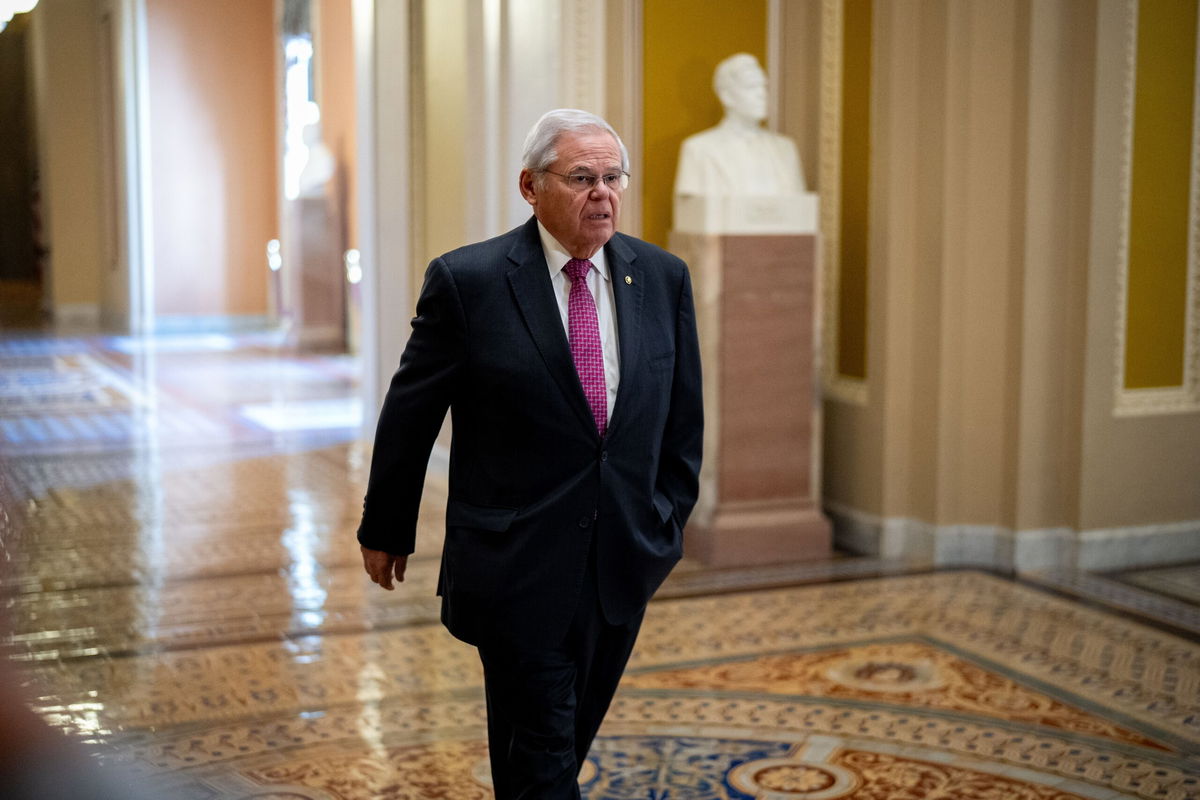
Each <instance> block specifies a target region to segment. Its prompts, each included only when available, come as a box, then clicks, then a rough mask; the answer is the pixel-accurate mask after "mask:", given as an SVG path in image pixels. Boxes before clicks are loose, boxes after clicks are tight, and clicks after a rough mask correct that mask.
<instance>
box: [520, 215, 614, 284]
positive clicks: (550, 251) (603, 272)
mask: <svg viewBox="0 0 1200 800" xmlns="http://www.w3.org/2000/svg"><path fill="white" fill-rule="evenodd" d="M537 225H538V235H539V236H540V237H541V239H542V252H544V253H545V254H546V266H547V268H548V269H549V270H550V277H551V278H553V277H554V276H555V275H557V274H558V273H559V272H561V271H562V268H563V267H565V266H566V265H567V262H568V261H570V260H571V254H570V253H568V252H567V249H566V248H565V247H563V246H562V244H561V243H560V242H559V241H558V239H555V238H554V236H553V235H551V233H550V231H548V230H546V226H545V225H543V224H542V221H541V220H540V219H539V220H538V224H537ZM588 261H591V262H592V266H594V267H595V268H596V272H598V273H600V277H601V278H603V279H604V280H608V259H607V258H606V257H605V255H604V248H603V247H601V248H600V249H599V250H597V251H596V252H595V253H593V254H592V257H591V258H589V259H588Z"/></svg>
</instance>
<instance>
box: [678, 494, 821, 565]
mask: <svg viewBox="0 0 1200 800" xmlns="http://www.w3.org/2000/svg"><path fill="white" fill-rule="evenodd" d="M832 543H833V533H832V529H831V527H830V524H829V520H827V519H826V518H825V516H824V515H823V514H822V513H821V510H820V509H818V508H814V507H813V506H812V505H809V504H806V503H801V502H792V503H778V502H770V503H728V504H723V505H722V506H720V507H718V508H717V509H716V511H714V512H713V515H712V519H711V521H710V522H709V523H708V524H706V525H699V524H689V525H688V526H687V529H686V530H685V531H684V534H683V552H684V555H686V556H688V557H689V558H695V559H697V560H699V561H701V562H703V563H704V564H705V565H707V566H710V567H747V566H756V565H760V564H777V563H780V562H787V561H815V560H819V559H826V558H830V557H831V556H832V555H833V544H832Z"/></svg>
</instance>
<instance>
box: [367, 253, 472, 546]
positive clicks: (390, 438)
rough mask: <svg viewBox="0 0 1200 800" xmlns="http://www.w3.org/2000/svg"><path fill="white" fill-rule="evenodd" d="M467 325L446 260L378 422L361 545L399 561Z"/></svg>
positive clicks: (431, 274) (434, 272)
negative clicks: (396, 557) (398, 556)
mask: <svg viewBox="0 0 1200 800" xmlns="http://www.w3.org/2000/svg"><path fill="white" fill-rule="evenodd" d="M466 342H467V336H466V318H465V316H464V314H463V308H462V303H461V300H460V298H459V294H458V289H457V287H456V286H455V284H454V279H453V277H452V276H451V274H450V270H449V269H448V268H447V267H446V264H445V262H443V261H442V260H441V259H440V258H439V259H436V260H435V261H433V263H431V264H430V265H429V269H428V270H426V272H425V285H424V287H423V288H422V289H421V296H420V298H419V299H418V300H417V314H416V316H415V317H414V318H413V321H412V334H411V335H410V336H409V339H408V344H407V345H405V348H404V354H403V355H402V356H401V358H400V366H399V368H398V369H397V370H396V373H395V374H394V375H393V376H392V382H391V385H390V386H389V388H388V391H387V395H386V396H385V398H384V401H383V408H382V410H381V411H380V414H379V424H378V426H377V427H376V429H375V447H374V452H373V454H372V456H371V473H370V477H369V479H368V481H367V495H366V498H365V499H364V501H363V515H362V522H361V524H360V525H359V528H358V541H359V544H361V545H363V546H364V547H367V548H370V549H372V550H384V551H386V552H388V553H392V554H394V555H408V554H409V553H411V552H412V551H413V549H414V548H415V543H416V529H417V511H418V509H419V508H420V505H421V490H422V489H423V488H424V485H425V470H426V467H427V465H428V463H429V453H430V451H431V450H432V449H433V443H434V440H435V439H437V435H438V431H440V430H441V427H442V422H443V420H444V419H445V417H446V410H447V409H448V408H449V407H450V401H451V398H452V397H453V396H454V392H455V386H456V384H457V382H458V379H459V375H460V373H461V372H462V364H463V361H464V360H465V357H466V351H467V345H466Z"/></svg>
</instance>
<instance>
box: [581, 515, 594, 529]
mask: <svg viewBox="0 0 1200 800" xmlns="http://www.w3.org/2000/svg"><path fill="white" fill-rule="evenodd" d="M591 524H592V518H591V517H580V518H579V527H581V528H586V527H587V526H589V525H591Z"/></svg>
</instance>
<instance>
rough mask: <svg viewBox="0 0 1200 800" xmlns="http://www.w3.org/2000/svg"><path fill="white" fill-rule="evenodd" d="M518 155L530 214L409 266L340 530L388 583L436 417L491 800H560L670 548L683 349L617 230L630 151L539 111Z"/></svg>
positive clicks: (453, 585) (689, 449)
mask: <svg viewBox="0 0 1200 800" xmlns="http://www.w3.org/2000/svg"><path fill="white" fill-rule="evenodd" d="M523 164H524V168H523V169H522V170H521V174H520V190H521V194H522V196H523V197H524V198H525V199H526V201H528V202H529V204H530V205H531V206H532V207H533V213H534V218H533V219H530V220H529V222H527V223H526V224H525V225H523V226H521V227H519V228H516V229H515V230H512V231H509V232H508V233H506V234H504V235H503V236H499V237H497V238H495V239H491V240H489V241H486V242H482V243H479V244H474V245H470V246H467V247H463V248H460V249H458V250H454V251H452V252H450V253H447V254H445V255H443V256H441V257H440V258H437V259H435V260H434V261H433V263H432V264H430V266H429V269H428V271H427V272H426V276H425V286H424V288H423V290H422V292H421V297H420V299H419V300H418V302H417V315H416V317H415V318H414V319H413V323H412V328H413V330H412V335H411V337H410V339H409V341H408V344H407V346H406V348H405V351H404V355H403V357H402V358H401V361H400V367H399V369H398V370H397V371H396V374H395V376H394V377H393V379H392V383H391V387H390V388H389V390H388V394H387V398H386V400H385V401H384V405H383V411H382V413H381V414H380V418H379V427H378V430H377V432H376V436H375V450H374V456H373V460H372V462H371V476H370V482H369V485H368V489H367V496H366V500H365V502H364V510H363V519H362V524H361V526H360V527H359V531H358V540H359V543H360V544H361V546H362V554H363V563H364V566H365V568H366V570H367V572H368V574H370V576H371V579H372V580H373V581H375V582H376V583H378V584H380V585H381V586H383V588H385V589H391V588H392V585H393V584H392V578H393V576H395V578H396V579H398V580H403V579H404V570H405V565H406V560H407V556H408V554H409V553H411V552H412V551H413V547H414V533H415V527H416V521H417V508H418V505H419V501H420V496H421V488H422V485H423V482H424V477H425V469H426V464H427V461H428V458H429V453H430V450H431V448H432V446H433V442H434V439H435V437H436V436H437V433H438V430H439V428H440V427H441V424H442V421H443V418H444V417H445V413H446V410H447V408H449V409H450V412H451V419H452V426H453V438H452V442H451V447H450V476H449V502H448V505H447V509H446V539H445V546H444V548H443V553H442V564H441V576H440V580H439V586H438V593H439V594H440V595H441V596H442V620H443V622H444V623H445V625H446V627H447V628H448V629H449V630H450V632H451V633H452V634H453V635H454V636H456V637H458V638H459V639H462V640H463V641H466V642H469V643H471V644H473V645H475V646H476V647H478V649H479V655H480V659H481V661H482V663H483V667H484V680H485V688H486V694H487V707H488V742H489V750H490V753H491V762H492V777H493V782H494V785H495V790H496V797H497V799H498V800H514V799H515V798H521V799H522V800H527V799H533V798H537V800H568V799H569V798H578V797H579V796H580V795H579V787H578V784H577V782H576V778H577V776H578V773H579V769H580V767H581V765H582V764H583V760H584V758H585V756H586V755H587V752H588V748H589V747H590V745H591V742H592V739H593V738H594V737H595V735H596V731H597V730H598V729H599V727H600V722H601V720H602V719H603V717H604V714H605V712H606V711H607V709H608V705H609V702H610V700H611V699H612V696H613V693H614V692H615V691H616V688H617V683H618V681H619V680H620V677H621V673H622V671H623V670H624V668H625V663H626V661H627V659H628V657H629V653H630V651H631V650H632V648H633V643H634V639H635V638H636V637H637V632H638V628H639V626H640V625H641V621H642V615H643V613H644V611H645V608H646V603H647V602H648V601H649V599H650V596H651V595H652V594H653V593H654V591H655V590H656V589H657V588H658V586H659V584H661V583H662V581H663V579H664V578H665V577H666V575H667V573H668V572H669V571H670V570H671V568H672V566H674V564H675V563H676V562H677V561H678V560H679V558H680V555H681V535H682V529H683V526H684V523H685V522H686V521H687V518H688V515H689V513H690V512H691V510H692V506H693V505H694V504H695V502H696V495H697V490H698V475H699V471H700V455H701V440H702V426H703V412H702V406H701V385H700V361H699V347H698V345H697V339H696V322H695V311H694V307H693V302H692V292H691V282H690V280H689V277H688V272H687V267H686V266H685V265H684V263H683V262H682V261H680V260H679V259H678V258H676V257H674V256H672V255H670V254H669V253H667V252H665V251H663V250H661V249H659V248H657V247H655V246H653V245H650V244H647V243H646V242H642V241H640V240H638V239H634V238H632V237H629V236H626V235H624V234H619V233H617V232H616V227H617V216H618V211H619V209H620V201H621V196H622V192H623V191H624V190H625V188H626V186H627V185H628V180H629V175H628V170H629V160H628V155H627V153H626V151H625V146H624V145H623V144H622V143H621V140H620V138H619V137H618V136H617V134H616V132H615V131H613V129H612V128H611V127H610V126H609V125H608V123H607V122H605V121H604V120H603V119H601V118H599V117H597V116H595V115H592V114H588V113H586V112H582V111H576V110H572V109H559V110H557V111H552V112H549V113H548V114H546V115H545V116H543V117H542V119H541V120H539V121H538V123H537V124H536V125H535V126H534V128H533V129H532V130H531V131H530V133H529V136H528V137H527V138H526V141H525V148H524V153H523Z"/></svg>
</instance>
